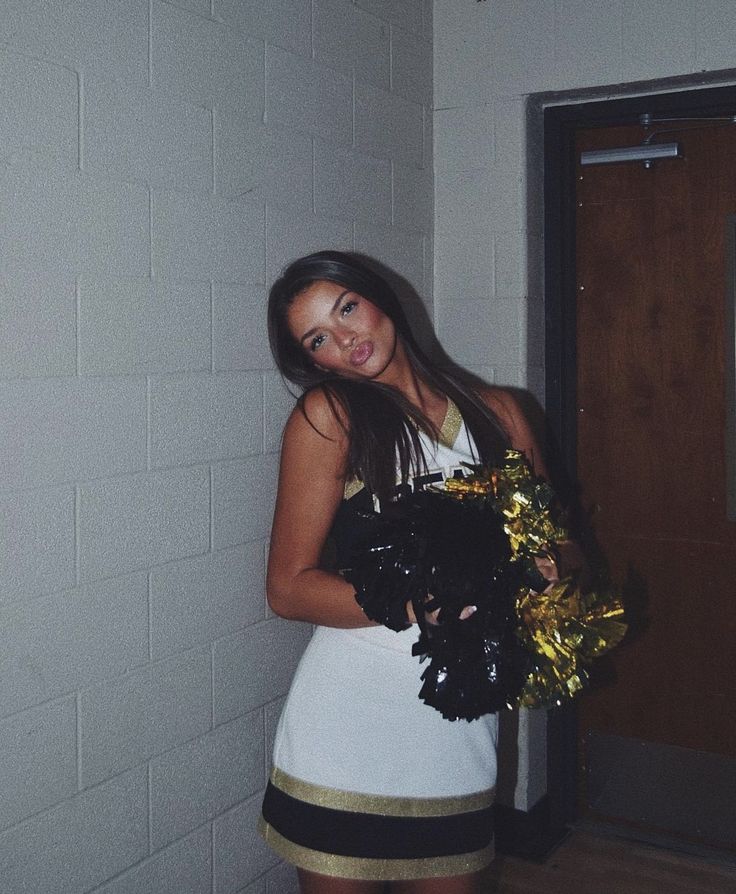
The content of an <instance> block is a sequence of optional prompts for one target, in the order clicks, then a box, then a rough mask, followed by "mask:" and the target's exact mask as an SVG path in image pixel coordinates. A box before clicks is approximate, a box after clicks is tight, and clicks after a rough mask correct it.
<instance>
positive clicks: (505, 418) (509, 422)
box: [482, 388, 585, 583]
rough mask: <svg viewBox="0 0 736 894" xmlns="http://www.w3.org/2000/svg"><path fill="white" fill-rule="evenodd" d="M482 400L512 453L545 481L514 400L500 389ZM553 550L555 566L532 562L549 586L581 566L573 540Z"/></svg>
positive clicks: (530, 434)
mask: <svg viewBox="0 0 736 894" xmlns="http://www.w3.org/2000/svg"><path fill="white" fill-rule="evenodd" d="M482 397H483V399H484V401H485V402H486V404H487V405H488V407H489V408H490V409H491V410H492V411H493V412H494V413H495V414H496V416H497V417H498V420H499V422H500V423H501V425H502V426H503V428H504V430H505V431H506V433H507V434H508V436H509V440H510V441H511V446H512V447H513V448H514V450H520V451H521V452H522V453H523V454H524V455H525V456H526V458H527V460H528V461H529V464H530V465H531V467H532V470H533V471H534V473H535V475H539V476H541V477H542V478H547V479H549V474H548V473H547V467H546V465H545V462H544V456H543V454H542V450H541V448H540V447H539V444H538V442H537V439H536V438H535V436H534V433H533V432H532V430H531V427H530V425H529V423H528V422H527V420H526V417H525V416H524V413H523V412H522V409H521V407H520V406H519V403H518V401H517V400H516V398H515V397H514V396H513V395H512V394H511V393H510V392H508V391H504V390H503V389H501V388H488V389H487V390H486V391H485V392H484V393H483V394H482ZM555 548H556V550H557V554H558V556H559V563H558V564H555V563H554V562H553V561H551V560H550V559H537V560H536V563H537V568H538V569H539V571H540V573H541V574H542V575H543V576H544V578H545V579H546V580H548V581H549V582H550V583H556V582H557V581H559V579H560V578H561V577H565V576H566V575H568V574H569V573H571V572H573V571H577V570H579V569H580V568H582V567H583V565H584V564H585V559H584V556H583V553H582V550H581V549H580V547H579V545H578V544H577V543H576V541H574V540H564V541H562V542H561V543H556V544H555Z"/></svg>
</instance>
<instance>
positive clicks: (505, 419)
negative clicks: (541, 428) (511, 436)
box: [477, 385, 524, 433]
mask: <svg viewBox="0 0 736 894" xmlns="http://www.w3.org/2000/svg"><path fill="white" fill-rule="evenodd" d="M477 394H478V396H479V397H480V399H481V400H482V401H483V403H484V404H485V405H486V406H487V407H488V409H489V410H490V411H491V412H492V413H493V415H494V416H496V418H497V419H498V421H499V422H500V423H501V425H502V426H503V427H504V428H505V429H506V430H507V431H508V432H509V433H510V432H511V430H512V429H514V428H516V427H517V426H518V424H519V422H520V421H523V420H524V414H523V412H522V409H521V407H520V405H519V402H518V400H517V399H516V397H515V396H514V394H513V393H512V392H511V391H510V390H509V389H508V388H501V387H499V386H498V385H484V386H482V387H480V388H478V390H477Z"/></svg>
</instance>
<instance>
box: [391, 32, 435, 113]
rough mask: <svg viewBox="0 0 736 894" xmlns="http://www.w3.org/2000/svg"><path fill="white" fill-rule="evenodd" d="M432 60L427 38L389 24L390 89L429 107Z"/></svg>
mask: <svg viewBox="0 0 736 894" xmlns="http://www.w3.org/2000/svg"><path fill="white" fill-rule="evenodd" d="M432 62H433V57H432V43H431V40H430V41H427V40H426V39H425V38H423V37H421V36H420V35H418V34H416V33H412V32H410V31H405V30H404V29H403V28H398V27H396V28H392V30H391V89H392V90H394V91H395V92H396V93H398V94H399V95H400V96H403V97H404V98H405V99H408V100H411V101H412V102H418V103H422V104H423V105H425V106H428V107H430V108H431V106H432V99H433V93H434V85H433V83H432V78H433V65H432ZM379 86H380V85H379Z"/></svg>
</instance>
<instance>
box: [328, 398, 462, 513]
mask: <svg viewBox="0 0 736 894" xmlns="http://www.w3.org/2000/svg"><path fill="white" fill-rule="evenodd" d="M462 425H463V417H462V416H461V414H460V410H458V408H457V404H456V403H455V402H454V401H453V400H451V399H450V398H449V397H448V398H447V410H446V411H445V418H444V419H443V420H442V427H441V428H440V431H439V439H438V440H439V442H440V444H442V445H443V446H444V447H448V448H450V449H452V448H453V447H454V446H455V441H457V436H458V435H459V434H460V429H461V428H462ZM364 487H365V485H364V484H363V482H362V481H361V480H360V479H359V478H350V479H349V480H348V481H346V482H345V487H344V488H343V499H345V500H349V499H351V497H354V496H355V495H356V494H359V493H360V492H361V491H362V490H363V488H364Z"/></svg>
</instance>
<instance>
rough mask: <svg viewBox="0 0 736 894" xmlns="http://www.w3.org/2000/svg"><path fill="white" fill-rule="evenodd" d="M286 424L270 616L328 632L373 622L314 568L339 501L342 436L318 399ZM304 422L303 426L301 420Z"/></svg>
mask: <svg viewBox="0 0 736 894" xmlns="http://www.w3.org/2000/svg"><path fill="white" fill-rule="evenodd" d="M305 411H306V416H305V413H303V412H302V411H301V409H300V408H299V407H297V408H296V409H295V410H294V411H293V412H292V414H291V416H290V417H289V420H288V422H287V423H286V428H285V430H284V438H283V444H282V448H281V468H280V471H279V485H278V494H277V497H276V509H275V512H274V519H273V528H272V530H271V547H270V551H269V557H268V575H267V581H266V590H267V594H268V602H269V605H270V606H271V608H272V609H273V611H275V612H276V614H277V615H281V616H282V617H284V618H291V619H294V620H299V621H309V622H311V623H313V624H323V625H325V626H328V627H368V626H373V622H372V621H369V620H368V618H366V616H365V615H364V614H363V611H362V610H361V608H360V606H359V605H358V603H357V602H356V601H355V590H354V589H353V587H352V586H351V585H350V584H349V583H348V582H347V581H346V580H344V579H343V578H342V577H340V575H339V574H333V573H331V572H328V571H324V570H323V569H321V568H320V567H319V563H320V558H321V555H322V550H323V547H324V544H325V540H326V539H327V535H328V533H329V531H330V527H331V525H332V520H333V518H334V517H335V513H336V512H337V508H338V506H339V504H340V500H341V499H342V497H343V488H344V482H345V458H346V455H347V447H348V443H347V435H346V432H345V431H344V429H343V428H342V426H341V424H340V421H339V420H338V419H337V418H336V416H335V411H334V410H333V408H332V407H331V406H330V403H329V401H328V400H327V398H326V397H325V395H324V394H323V393H322V392H319V391H317V392H312V393H311V394H309V395H308V396H307V400H306V405H305ZM307 417H308V418H307Z"/></svg>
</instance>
